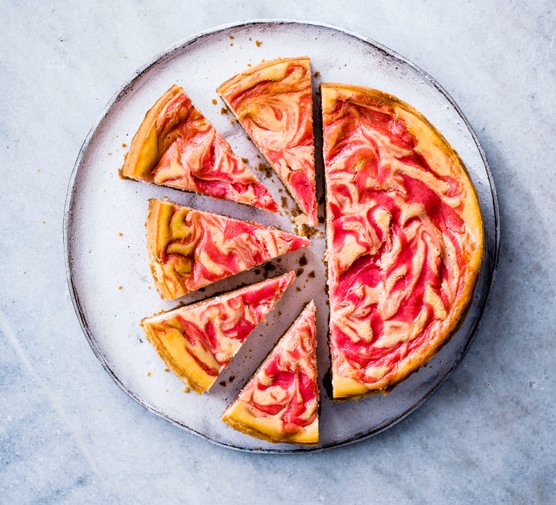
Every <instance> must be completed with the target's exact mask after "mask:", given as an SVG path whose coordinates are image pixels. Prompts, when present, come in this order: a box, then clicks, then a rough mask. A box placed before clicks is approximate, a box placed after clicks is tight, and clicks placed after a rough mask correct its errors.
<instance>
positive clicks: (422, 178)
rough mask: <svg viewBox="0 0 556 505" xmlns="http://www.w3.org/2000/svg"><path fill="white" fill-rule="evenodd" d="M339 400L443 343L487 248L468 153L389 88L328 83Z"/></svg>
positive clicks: (329, 216)
mask: <svg viewBox="0 0 556 505" xmlns="http://www.w3.org/2000/svg"><path fill="white" fill-rule="evenodd" d="M321 96H322V114H323V136H324V163H325V182H326V200H327V201H326V220H327V227H326V233H327V249H328V253H327V254H328V285H329V296H330V335H329V343H330V354H331V360H332V384H333V397H334V398H335V399H346V398H353V397H357V396H362V395H366V394H370V393H376V392H387V391H388V390H389V389H390V388H392V387H393V386H394V385H395V384H396V383H398V382H399V381H401V380H403V379H404V378H406V377H407V376H408V375H410V374H411V373H413V372H415V371H416V370H417V369H418V368H419V367H421V366H423V365H424V364H425V363H427V362H428V361H429V360H430V359H431V358H432V357H433V356H434V355H435V353H436V352H437V351H438V350H439V349H440V347H441V346H442V345H443V344H445V343H446V342H447V341H448V339H449V338H450V336H451V335H452V333H453V332H454V330H455V329H456V327H457V325H458V323H459V322H460V320H461V319H462V316H463V315H464V314H465V311H466V309H467V306H468V305H469V302H470V301H471V298H472V294H473V288H474V285H475V281H476V279H477V276H478V274H479V269H480V266H481V261H482V257H483V225H482V220H481V212H480V209H479V204H478V201H477V196H476V194H475V189H474V187H473V185H472V183H471V180H470V178H469V175H468V173H467V171H466V169H465V166H464V165H463V162H462V160H461V159H460V158H459V156H458V155H457V154H456V152H455V151H454V149H453V148H452V147H451V146H450V145H449V144H448V142H447V141H446V139H445V138H444V137H443V136H442V135H441V133H440V132H439V131H438V130H437V129H436V128H435V127H434V126H433V125H432V124H431V123H429V122H428V121H427V119H425V118H424V117H423V115H422V114H420V113H419V112H418V111H417V110H415V109H414V108H413V107H412V106H410V105H408V104H407V103H404V102H402V101H401V100H399V99H398V98H396V97H394V96H391V95H389V94H387V93H384V92H382V91H378V90H375V89H371V88H365V87H360V86H351V85H344V84H322V85H321Z"/></svg>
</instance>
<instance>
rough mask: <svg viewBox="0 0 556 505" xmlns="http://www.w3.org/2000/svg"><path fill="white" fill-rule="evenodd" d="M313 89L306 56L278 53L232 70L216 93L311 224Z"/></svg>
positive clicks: (313, 196) (313, 217) (313, 197)
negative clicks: (235, 72) (241, 69)
mask: <svg viewBox="0 0 556 505" xmlns="http://www.w3.org/2000/svg"><path fill="white" fill-rule="evenodd" d="M311 89H312V88H311V66H310V61H309V58H287V59H286V58H280V59H277V60H272V61H267V62H264V63H261V64H260V65H257V66H255V67H252V68H250V69H248V70H246V71H245V72H242V73H241V74H238V75H236V76H235V77H233V78H232V79H230V80H228V81H226V82H225V83H224V84H222V85H221V86H220V87H219V88H218V89H217V92H218V93H219V94H220V96H221V97H222V98H223V100H224V101H225V102H226V104H227V105H228V107H229V108H230V109H231V110H232V111H233V112H234V114H235V115H236V117H237V119H238V120H239V122H240V123H241V125H242V126H243V128H244V129H245V131H246V132H247V134H248V135H249V137H250V138H251V139H252V140H253V142H254V143H255V145H256V146H257V147H258V149H259V150H260V151H261V153H262V154H263V155H264V156H265V158H266V159H267V161H268V162H269V163H270V164H271V165H272V167H273V168H274V170H275V171H276V173H277V174H278V176H279V177H280V179H281V180H282V182H283V183H284V185H285V186H286V188H287V189H288V191H289V192H290V193H291V195H292V196H293V198H294V200H295V201H296V202H297V204H298V205H299V207H300V208H301V210H302V211H303V212H304V213H305V214H307V216H308V221H309V224H310V225H312V226H315V225H316V224H317V202H316V183H315V159H314V151H315V149H314V139H313V101H312V96H311Z"/></svg>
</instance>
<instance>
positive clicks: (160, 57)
mask: <svg viewBox="0 0 556 505" xmlns="http://www.w3.org/2000/svg"><path fill="white" fill-rule="evenodd" d="M268 25H297V26H312V27H317V28H325V29H327V30H331V31H336V32H339V33H341V34H344V35H348V36H350V37H353V38H355V39H358V40H360V41H362V42H364V43H366V44H369V45H371V46H373V47H374V48H375V49H378V50H379V51H380V52H381V53H383V54H384V55H385V56H387V57H389V58H393V59H396V60H398V61H401V62H402V63H404V64H406V65H408V66H409V67H411V68H412V69H413V70H415V71H416V72H417V73H418V74H419V75H421V76H422V77H423V78H424V79H425V80H426V81H428V82H429V83H430V84H432V85H433V86H434V87H435V88H436V89H437V90H438V92H440V93H441V94H442V95H443V96H444V98H445V99H446V100H447V101H448V102H449V103H450V105H451V106H452V107H453V108H454V110H455V111H456V113H457V115H458V116H459V117H460V118H461V119H462V121H463V124H464V125H465V127H466V128H467V130H468V131H469V133H470V134H471V137H472V139H473V142H474V144H475V147H476V148H477V150H478V152H479V155H480V157H481V159H482V162H483V164H484V168H485V171H486V175H487V179H488V185H489V188H490V196H491V199H492V205H493V211H494V216H493V217H494V237H493V239H494V243H493V251H492V266H491V269H490V271H487V272H486V273H487V279H486V286H487V292H486V295H485V298H484V302H483V305H482V307H479V310H478V317H477V320H476V322H475V325H474V327H472V328H471V329H470V331H469V336H468V338H467V340H466V343H465V346H464V347H463V349H462V350H461V352H460V354H459V356H457V358H456V359H455V360H454V361H453V363H452V366H451V367H450V368H449V369H447V370H446V371H445V372H444V374H443V376H442V377H440V379H439V381H438V383H437V384H436V385H435V386H434V387H433V388H432V389H430V390H429V391H427V393H426V394H425V395H424V396H423V397H422V398H420V399H419V400H418V401H417V402H415V403H413V404H412V405H411V406H410V407H409V408H408V409H406V410H405V411H403V412H402V413H401V414H397V415H396V416H394V417H392V418H389V419H387V420H385V421H384V422H382V423H381V424H380V425H379V426H377V427H375V428H373V429H371V430H370V431H368V432H366V433H363V434H361V435H357V436H354V437H352V438H349V439H348V440H344V441H342V442H338V443H334V442H331V443H329V444H327V445H323V446H315V447H310V446H309V447H305V446H292V447H291V448H285V449H272V448H270V449H263V448H244V447H239V446H236V445H233V444H228V443H225V442H221V441H218V440H214V439H212V438H210V437H208V436H207V435H205V434H203V433H201V432H199V431H196V430H194V429H193V428H190V427H189V426H186V425H185V424H183V423H181V422H179V421H176V420H175V419H172V418H171V417H169V416H168V415H167V414H165V413H164V412H162V411H160V410H158V409H157V408H156V407H154V406H153V405H151V404H149V403H147V402H145V401H143V400H142V399H141V398H140V397H139V396H138V395H137V394H136V393H135V392H133V391H132V390H130V389H129V388H128V387H126V386H125V385H124V384H123V383H122V381H121V380H120V379H119V377H118V376H117V375H116V374H115V373H114V372H113V371H112V369H111V368H110V366H109V364H108V362H107V360H106V359H105V357H104V356H103V355H102V353H101V352H100V350H99V348H98V347H97V343H96V340H95V338H94V336H93V335H92V333H91V331H90V328H89V324H88V322H87V319H86V316H85V313H84V310H83V308H82V305H81V301H80V298H79V293H78V292H77V289H76V287H75V284H74V281H73V272H72V257H71V251H70V245H69V240H68V237H69V231H70V229H71V227H72V224H73V212H72V208H73V201H74V197H75V194H76V185H75V181H76V178H77V173H78V171H79V168H80V167H81V164H82V160H83V158H84V155H85V152H86V151H87V149H88V148H89V145H90V144H91V142H92V140H93V138H94V136H95V134H96V133H97V131H98V129H99V126H100V125H101V124H102V123H103V121H104V120H105V118H106V117H107V115H108V114H109V112H110V110H111V109H112V107H113V106H114V105H115V104H116V103H117V102H119V101H120V100H121V99H122V98H123V97H124V96H125V95H126V94H127V92H128V90H129V89H130V88H132V86H133V84H134V83H135V82H136V81H137V80H139V79H140V78H141V76H142V75H143V74H144V73H145V72H146V71H148V70H149V69H150V68H151V67H152V66H153V65H155V64H157V63H159V62H162V61H164V60H166V59H170V58H171V56H172V55H173V53H174V52H175V51H177V50H180V49H184V48H186V47H187V46H189V45H191V44H192V43H194V42H196V41H198V40H200V39H202V38H204V37H207V36H211V35H214V34H216V33H218V32H223V31H225V30H229V29H231V28H248V27H250V26H257V27H263V26H268ZM62 231H63V248H64V265H65V272H66V282H67V285H68V290H69V294H70V298H71V301H72V304H73V308H74V310H75V313H76V315H77V319H78V321H79V324H80V326H81V330H82V331H83V333H84V335H85V338H86V339H87V342H88V343H89V347H90V348H91V350H92V351H93V354H94V355H95V356H96V358H97V359H98V360H99V361H100V363H101V365H102V367H103V368H104V370H105V371H106V372H107V373H108V375H109V376H110V377H111V378H112V380H113V381H114V382H115V383H116V384H117V385H118V387H119V388H120V389H121V390H122V391H123V392H124V393H125V394H126V395H128V396H129V397H130V398H132V399H133V400H135V401H136V402H137V403H138V404H139V405H141V406H142V407H144V408H145V409H147V410H148V411H149V412H152V413H153V414H155V415H157V416H158V417H160V418H162V419H164V420H165V421H168V422H169V423H171V424H173V425H174V426H177V427H179V428H181V429H183V430H185V431H187V432H189V433H192V434H193V435H195V436H198V437H200V438H201V439H204V440H206V441H208V442H210V443H212V444H215V445H218V446H220V447H226V448H228V449H233V450H237V451H241V452H249V453H257V454H261V453H262V454H305V453H315V452H321V451H324V450H328V449H334V448H340V447H345V446H347V445H351V444H354V443H357V442H360V441H363V440H366V439H368V438H371V437H373V436H375V435H378V434H379V433H382V432H384V431H386V430H387V429H389V428H391V427H393V426H395V425H396V424H398V423H399V422H401V421H402V420H403V419H405V418H406V417H407V416H409V415H410V414H411V413H412V412H414V411H415V410H417V409H418V408H419V407H420V406H421V405H422V404H423V403H425V401H426V400H428V399H429V397H430V396H432V395H433V394H434V393H435V392H436V391H437V390H438V388H439V387H440V386H441V385H442V384H444V382H445V381H446V379H447V378H448V377H449V376H450V375H451V374H452V373H453V371H454V370H455V369H456V368H457V367H458V366H459V365H460V363H461V361H462V360H463V358H464V356H465V355H466V354H467V352H468V350H469V348H470V346H471V344H472V342H473V340H474V339H475V336H476V334H477V332H478V330H479V328H480V326H481V322H482V318H483V316H484V314H485V311H486V310H487V308H488V306H489V304H490V301H491V296H492V291H493V285H494V281H495V278H496V272H497V268H498V259H499V253H500V212H499V205H498V197H497V191H496V186H495V184H494V178H493V176H492V172H491V170H490V165H489V163H488V160H487V157H486V154H485V152H484V149H483V148H482V146H481V144H480V142H479V139H478V136H477V134H476V132H475V131H474V129H473V127H472V126H471V124H470V123H469V121H468V119H467V117H466V116H465V114H464V113H463V111H462V110H461V109H460V107H459V106H458V104H457V103H456V102H455V100H454V99H453V98H452V97H451V95H450V94H449V93H448V92H447V91H446V89H444V88H443V87H442V86H441V85H440V84H439V83H438V82H437V81H436V79H434V78H433V77H432V76H431V75H429V74H428V73H427V72H426V71H425V70H423V69H422V68H421V67H419V66H418V65H416V64H415V63H413V62H411V61H410V60H408V59H407V58H405V57H404V56H402V55H400V54H398V53H397V52H396V51H394V50H392V49H390V48H388V47H386V46H384V45H382V44H380V43H379V42H376V41H375V40H373V39H371V38H369V37H366V36H363V35H360V34H359V33H356V32H353V31H351V30H348V29H345V28H342V27H339V26H336V25H332V24H328V23H321V22H317V21H303V20H294V19H282V18H280V19H250V20H245V21H239V22H232V23H225V24H221V25H218V26H215V27H212V28H209V29H207V30H203V31H200V32H197V33H195V34H193V35H192V36H190V37H187V38H184V39H182V40H180V41H178V42H177V43H175V44H173V45H171V46H170V47H168V48H167V49H165V50H163V51H161V52H160V53H158V54H156V55H155V56H154V57H152V58H151V59H150V60H149V61H148V62H147V63H146V64H144V65H142V66H141V67H139V68H138V69H137V70H136V71H135V73H134V74H133V76H132V77H130V78H129V79H128V80H126V81H125V82H124V83H123V84H122V85H121V86H120V88H119V89H118V90H117V91H116V93H115V94H114V95H113V96H112V98H111V99H110V100H109V101H108V103H107V104H106V106H105V107H104V109H103V111H102V112H101V114H100V116H99V118H98V119H97V120H96V121H95V122H94V124H93V126H92V127H91V128H90V130H89V132H88V133H87V135H86V137H85V140H84V141H83V143H82V145H81V147H80V149H79V153H78V155H77V158H76V160H75V163H74V165H73V168H72V171H71V175H70V179H69V182H68V188H67V191H66V198H65V203H64V218H63V230H62ZM485 250H486V244H485Z"/></svg>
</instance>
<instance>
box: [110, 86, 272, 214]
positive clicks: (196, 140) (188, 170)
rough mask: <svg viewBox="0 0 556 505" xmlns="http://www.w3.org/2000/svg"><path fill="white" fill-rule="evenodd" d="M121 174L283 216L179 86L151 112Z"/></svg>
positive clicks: (263, 188) (133, 144) (171, 89)
mask: <svg viewBox="0 0 556 505" xmlns="http://www.w3.org/2000/svg"><path fill="white" fill-rule="evenodd" d="M120 175H121V176H122V177H125V178H129V179H135V180H138V181H143V182H147V183H154V184H158V185H162V186H169V187H171V188H176V189H181V190H185V191H194V192H196V193H202V194H204V195H208V196H212V197H213V198H222V199H227V200H232V201H234V202H238V203H244V204H247V205H252V206H254V207H259V208H260V209H263V210H268V211H271V212H277V211H278V206H277V205H276V202H275V201H274V199H273V198H272V196H271V195H270V193H269V191H268V189H267V188H266V187H265V186H264V185H263V184H261V183H260V182H259V181H258V180H257V178H256V177H255V176H254V175H253V174H252V173H251V172H250V171H249V169H248V168H247V167H246V166H245V164H244V163H243V162H242V161H241V159H239V158H238V157H237V156H236V155H235V154H234V153H233V151H232V148H231V147H230V144H228V142H226V140H225V139H224V137H222V135H220V134H219V133H218V132H217V131H216V130H215V129H214V127H213V126H212V125H211V124H210V123H209V122H208V120H207V119H206V118H205V117H204V116H203V115H202V114H201V113H200V112H199V110H198V109H197V108H196V107H195V106H194V105H193V103H192V102H191V99H190V98H189V97H188V96H187V95H186V94H185V92H184V91H183V89H182V88H180V87H179V86H176V85H174V86H172V87H171V88H170V89H169V90H168V91H167V92H166V93H164V95H162V97H160V98H159V99H158V101H157V102H156V103H155V105H154V106H153V107H152V109H150V110H149V111H148V112H147V114H146V116H145V118H144V119H143V123H142V124H141V126H140V127H139V130H138V131H137V133H136V134H135V136H134V137H133V141H132V142H131V148H130V150H129V152H128V153H127V155H126V158H125V162H124V165H123V167H122V168H121V169H120Z"/></svg>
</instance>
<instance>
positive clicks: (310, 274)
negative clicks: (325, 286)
mask: <svg viewBox="0 0 556 505" xmlns="http://www.w3.org/2000/svg"><path fill="white" fill-rule="evenodd" d="M308 277H309V278H310V279H314V278H315V271H314V270H313V271H311V272H309V275H308Z"/></svg>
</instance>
